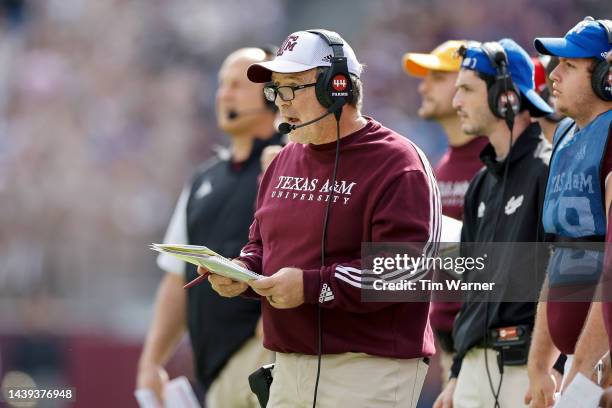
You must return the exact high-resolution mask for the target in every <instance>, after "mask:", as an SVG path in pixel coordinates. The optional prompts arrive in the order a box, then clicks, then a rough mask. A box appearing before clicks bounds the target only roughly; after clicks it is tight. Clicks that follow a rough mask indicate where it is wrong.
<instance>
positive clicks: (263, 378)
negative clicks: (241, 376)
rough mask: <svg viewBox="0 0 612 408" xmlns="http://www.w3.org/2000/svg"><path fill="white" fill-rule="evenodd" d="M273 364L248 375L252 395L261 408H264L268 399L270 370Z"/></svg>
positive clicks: (271, 379)
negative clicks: (255, 397)
mask: <svg viewBox="0 0 612 408" xmlns="http://www.w3.org/2000/svg"><path fill="white" fill-rule="evenodd" d="M273 369H274V364H267V365H265V366H263V367H261V368H259V369H257V371H255V372H254V373H252V374H251V375H249V386H250V387H251V391H253V394H255V395H256V396H257V400H258V401H259V405H260V406H261V408H266V405H268V399H269V398H270V386H272V381H273V379H274V378H273V376H272V370H273Z"/></svg>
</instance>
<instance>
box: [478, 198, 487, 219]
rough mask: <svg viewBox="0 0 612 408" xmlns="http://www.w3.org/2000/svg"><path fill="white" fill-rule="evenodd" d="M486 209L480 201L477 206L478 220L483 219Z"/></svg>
mask: <svg viewBox="0 0 612 408" xmlns="http://www.w3.org/2000/svg"><path fill="white" fill-rule="evenodd" d="M486 208H487V207H486V206H485V203H484V202H482V201H481V202H480V205H478V218H482V217H484V212H485V209H486Z"/></svg>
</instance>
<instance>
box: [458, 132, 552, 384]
mask: <svg viewBox="0 0 612 408" xmlns="http://www.w3.org/2000/svg"><path fill="white" fill-rule="evenodd" d="M551 152H552V149H551V146H550V144H549V143H548V142H547V141H546V139H545V138H544V136H543V135H542V130H541V128H540V126H539V125H538V124H537V123H532V124H531V125H529V126H528V127H527V128H526V129H525V130H524V131H523V133H522V134H521V135H520V137H519V138H518V139H517V140H516V142H515V143H514V145H513V146H512V149H511V152H510V154H509V155H508V157H507V159H506V160H510V162H509V164H508V170H507V175H506V179H505V181H504V171H505V165H506V160H504V161H501V162H499V161H497V160H496V154H495V150H494V148H493V146H492V145H491V144H489V145H488V146H486V147H485V148H484V150H483V151H482V153H481V155H480V158H481V160H482V162H483V163H484V164H485V167H484V168H483V169H482V170H481V171H480V172H478V173H477V174H476V176H474V179H473V180H472V181H471V183H470V186H469V188H468V191H467V193H466V196H465V203H464V208H465V211H464V223H463V229H462V232H461V241H462V243H492V242H495V243H498V244H496V245H497V246H498V248H500V247H501V248H502V250H501V251H499V252H500V253H501V256H499V257H496V258H495V261H496V262H495V264H494V265H490V266H489V268H488V270H489V271H494V272H492V273H494V274H495V278H493V277H492V276H490V274H489V276H487V274H488V273H489V272H487V274H483V273H480V274H479V273H475V272H466V274H465V275H464V277H463V279H464V281H466V282H492V281H499V280H500V277H501V279H504V280H505V281H506V282H510V284H512V282H513V281H512V279H513V278H516V271H517V269H518V270H525V267H524V265H525V262H526V261H527V262H528V261H529V260H526V259H525V254H521V253H518V252H519V250H518V249H517V248H515V247H512V245H510V244H504V243H514V242H541V241H544V240H545V235H544V231H543V229H542V227H541V224H542V223H541V214H542V206H543V202H544V194H545V192H546V181H547V178H548V163H549V161H550V155H551ZM478 245H480V244H468V245H467V246H468V247H469V249H465V250H464V249H462V252H463V253H462V255H463V256H478V255H479V254H478V253H475V252H478V249H477V248H478ZM466 252H471V253H466ZM538 262H542V263H540V264H539V265H541V268H537V269H539V271H538V274H537V276H531V278H530V280H529V285H532V286H533V290H534V292H539V289H540V288H541V285H542V281H543V279H544V275H545V266H546V263H545V261H542V260H541V259H540V258H538ZM531 265H533V263H532V264H531ZM530 273H531V272H530ZM516 282H517V284H518V283H519V282H518V280H517V281H516ZM524 283H525V282H524V281H523V282H521V284H524ZM481 295H482V294H480V295H478V294H475V293H473V292H467V293H466V297H465V302H464V304H463V306H462V308H461V311H460V312H459V314H458V316H457V319H456V321H455V325H454V330H453V337H454V342H455V347H456V350H457V355H456V357H455V360H454V362H453V367H452V369H451V373H452V375H453V376H457V375H458V373H459V370H460V367H461V361H462V360H463V356H464V355H465V354H466V353H467V351H468V350H469V349H471V348H472V347H474V346H476V345H479V344H482V343H483V342H484V340H485V337H486V334H485V333H486V332H487V330H490V329H493V328H499V327H506V326H512V325H518V324H526V325H530V326H533V323H534V318H535V308H536V303H535V302H500V301H498V300H499V299H495V298H486V300H487V302H481V301H475V299H478V300H482V299H483V298H482V297H477V296H481ZM534 300H535V299H534ZM485 320H486V321H487V322H486V324H485Z"/></svg>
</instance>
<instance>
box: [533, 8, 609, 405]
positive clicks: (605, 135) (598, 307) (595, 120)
mask: <svg viewBox="0 0 612 408" xmlns="http://www.w3.org/2000/svg"><path fill="white" fill-rule="evenodd" d="M534 45H535V48H536V49H537V50H538V52H540V53H541V54H545V55H554V56H557V57H559V60H560V62H559V65H558V66H557V67H556V68H555V69H554V70H553V71H552V72H551V74H550V78H551V79H552V81H553V95H554V96H555V98H556V107H557V109H558V110H559V112H560V113H562V114H564V115H566V116H568V119H566V120H564V121H562V122H561V123H560V124H559V126H558V127H557V130H556V132H555V136H554V139H553V144H554V153H553V158H552V160H551V166H550V177H549V182H548V186H547V190H546V197H545V204H544V212H543V216H542V222H543V225H544V229H545V231H546V232H547V233H548V234H553V235H555V236H556V239H555V241H562V242H568V241H569V242H585V241H586V242H603V241H610V240H611V238H610V234H609V233H607V221H606V217H607V214H608V210H609V206H610V201H611V198H612V188H611V187H609V185H610V183H608V182H607V181H608V176H609V174H610V171H611V170H612V150H611V148H610V143H609V142H608V139H609V136H610V123H611V122H612V72H611V71H610V64H609V63H608V62H606V60H605V59H606V56H607V54H608V53H609V52H610V50H611V48H612V21H609V20H595V19H593V18H592V17H587V18H585V19H584V20H583V21H581V22H579V23H578V24H577V25H576V26H575V27H573V28H572V29H571V30H569V31H568V32H567V34H566V35H565V37H563V38H536V39H535V42H534ZM568 175H571V177H569V176H568ZM570 178H571V179H572V180H584V181H586V183H575V182H573V181H572V182H569V181H568V180H569V179H570ZM564 180H565V181H564ZM581 184H582V185H583V187H587V188H580V187H581ZM577 187H578V188H577ZM570 250H572V249H571V248H566V249H561V248H559V249H557V250H555V254H554V255H553V258H552V260H551V265H556V263H553V261H554V260H555V259H556V258H557V257H561V256H562V255H563V253H564V252H567V251H570ZM583 253H584V251H583ZM570 255H572V256H573V258H576V256H577V254H570ZM583 256H584V255H583ZM600 258H601V254H600V255H598V256H597V257H594V258H593V259H594V261H593V266H592V267H591V268H590V269H589V271H590V273H588V274H585V273H581V274H580V275H572V274H571V273H569V271H568V270H562V269H563V264H560V265H561V267H560V268H553V267H551V268H549V270H548V272H547V275H548V276H547V283H546V289H547V291H548V294H549V299H551V296H553V297H554V296H555V293H557V292H558V291H561V290H566V289H564V288H567V285H568V284H571V285H573V286H582V287H584V285H586V286H587V288H589V287H590V290H589V291H586V293H593V292H594V291H595V284H596V283H597V282H598V279H599V274H600V273H601V269H600V267H598V266H597V265H598V263H600V261H601V259H600ZM565 269H567V268H565ZM581 300H584V301H582V302H555V301H549V302H542V303H541V304H540V305H539V306H538V318H537V321H536V326H535V330H534V338H533V344H532V347H531V351H530V356H529V382H530V395H528V396H527V398H526V402H528V401H529V400H531V406H532V407H545V406H549V405H551V404H552V401H553V399H554V397H553V395H554V389H555V384H554V382H553V381H552V380H551V378H550V368H551V366H552V362H553V361H554V360H555V359H556V357H557V356H558V354H559V352H560V351H561V352H563V353H565V354H567V355H568V363H567V364H566V367H569V366H571V369H570V370H566V373H565V378H564V380H563V384H562V388H566V387H567V386H568V385H569V383H570V382H571V380H572V379H573V378H574V376H575V375H576V373H578V372H582V373H583V374H585V375H587V376H590V375H591V373H592V371H593V368H594V366H595V364H596V363H597V361H598V360H599V359H600V358H601V356H602V355H603V354H604V353H605V352H606V350H607V349H608V348H609V345H608V342H607V339H606V333H605V326H604V320H603V318H602V304H601V302H593V303H591V299H590V298H587V297H585V298H584V299H581ZM572 361H573V362H572Z"/></svg>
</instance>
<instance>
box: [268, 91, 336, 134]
mask: <svg viewBox="0 0 612 408" xmlns="http://www.w3.org/2000/svg"><path fill="white" fill-rule="evenodd" d="M342 105H344V99H338V100H336V102H334V103H333V104H332V106H330V107H329V108H328V109H327V111H326V112H325V113H324V114H323V115H321V116H319V117H318V118H316V119H313V120H309V121H308V122H306V123H302V124H301V125H291V124H289V123H287V122H283V123H281V124H280V125H278V133H282V134H283V135H286V134H287V133H289V132H291V131H292V130H295V129H299V128H301V127H304V126H308V125H312V124H313V123H315V122H318V121H320V120H321V119H323V118H324V117H326V116H327V115H330V114H332V113H335V112H336V111H337V110H338V109H340V108H342Z"/></svg>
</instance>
